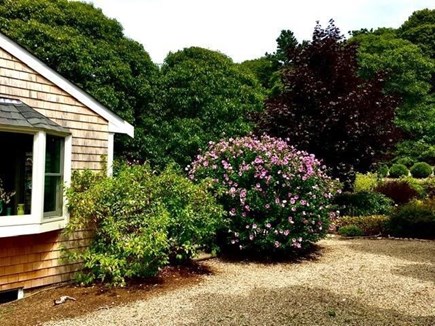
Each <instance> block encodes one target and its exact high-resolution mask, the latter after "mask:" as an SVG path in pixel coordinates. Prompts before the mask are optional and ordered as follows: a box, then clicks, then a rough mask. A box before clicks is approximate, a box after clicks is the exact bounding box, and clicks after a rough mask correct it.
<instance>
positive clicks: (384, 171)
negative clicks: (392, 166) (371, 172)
mask: <svg viewBox="0 0 435 326" xmlns="http://www.w3.org/2000/svg"><path fill="white" fill-rule="evenodd" d="M388 172H389V169H388V166H387V165H385V164H381V165H379V167H378V168H377V170H376V173H377V175H378V177H380V178H386V177H387V176H388Z"/></svg>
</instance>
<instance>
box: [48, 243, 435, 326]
mask: <svg viewBox="0 0 435 326" xmlns="http://www.w3.org/2000/svg"><path fill="white" fill-rule="evenodd" d="M320 245H321V247H322V248H323V250H322V255H320V256H319V257H318V259H316V260H309V261H303V262H301V263H286V264H272V265H264V264H255V263H230V262H223V261H220V260H218V259H213V260H209V261H207V262H206V264H207V265H209V266H210V267H211V268H212V269H213V271H215V273H214V275H210V276H206V277H205V278H204V280H203V281H202V282H201V283H199V284H197V285H195V286H192V287H185V288H181V289H177V290H174V291H173V292H169V293H165V294H162V295H159V296H155V297H152V298H151V299H149V300H146V301H138V302H134V303H131V304H128V305H126V306H122V307H115V308H111V309H108V310H102V311H97V312H94V313H92V314H89V315H86V316H83V317H81V318H78V319H72V320H63V321H61V322H53V323H47V324H44V325H45V326H49V325H50V326H54V325H58V326H63V325H65V326H74V325H78V326H87V325H93V326H95V325H129V326H133V325H370V326H372V325H428V326H429V325H430V326H434V325H435V241H426V242H420V241H394V240H367V239H358V240H357V239H354V240H340V239H334V238H331V239H327V240H323V241H321V242H320Z"/></svg>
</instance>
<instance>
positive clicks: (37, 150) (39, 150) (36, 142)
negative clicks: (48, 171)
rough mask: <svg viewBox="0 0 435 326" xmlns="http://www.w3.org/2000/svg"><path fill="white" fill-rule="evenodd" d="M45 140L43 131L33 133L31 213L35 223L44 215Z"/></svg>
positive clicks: (39, 221)
mask: <svg viewBox="0 0 435 326" xmlns="http://www.w3.org/2000/svg"><path fill="white" fill-rule="evenodd" d="M45 141H46V134H45V132H43V131H39V132H38V133H36V134H35V136H34V139H33V168H32V212H31V214H32V217H33V219H35V221H37V223H41V222H42V217H43V216H44V182H45Z"/></svg>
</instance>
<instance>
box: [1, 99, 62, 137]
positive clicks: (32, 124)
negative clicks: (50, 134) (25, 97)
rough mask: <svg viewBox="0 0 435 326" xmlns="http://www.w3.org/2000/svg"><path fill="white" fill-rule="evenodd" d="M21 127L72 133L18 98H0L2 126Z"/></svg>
mask: <svg viewBox="0 0 435 326" xmlns="http://www.w3.org/2000/svg"><path fill="white" fill-rule="evenodd" d="M1 126H7V127H19V128H26V129H31V130H44V131H55V132H60V133H68V134H69V133H70V131H69V130H68V129H67V128H64V127H62V126H60V125H58V124H57V123H55V122H53V121H51V120H50V119H49V118H47V117H46V116H44V115H42V114H41V113H39V112H38V111H36V110H35V109H32V108H31V107H30V106H28V105H26V104H24V103H22V102H20V101H16V100H8V99H0V127H1Z"/></svg>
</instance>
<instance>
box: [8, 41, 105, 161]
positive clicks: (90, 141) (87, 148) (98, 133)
mask: <svg viewBox="0 0 435 326" xmlns="http://www.w3.org/2000/svg"><path fill="white" fill-rule="evenodd" d="M0 97H6V98H12V99H17V100H20V101H22V102H23V103H25V104H27V105H28V106H30V107H31V108H33V109H35V110H36V111H38V112H39V113H41V114H43V115H44V116H46V117H47V118H49V119H50V120H52V121H54V122H56V123H57V124H59V125H60V126H62V127H65V128H66V129H68V130H69V131H70V132H71V134H72V137H73V138H72V169H73V170H80V169H91V170H99V169H101V155H107V154H108V152H107V148H108V137H109V132H108V122H107V121H106V120H105V119H103V118H102V117H101V116H99V115H98V114H97V113H95V112H94V111H92V110H90V109H88V108H87V107H85V106H84V105H83V104H82V103H80V102H79V101H78V100H76V99H75V98H73V97H72V96H71V95H69V94H68V93H66V92H65V91H63V90H62V89H60V88H59V87H57V86H56V85H54V84H53V83H52V82H50V81H48V80H47V79H45V78H44V77H42V76H41V75H40V74H38V73H37V72H35V71H34V70H32V69H30V68H29V67H28V66H27V65H25V64H24V63H22V62H20V61H19V60H17V59H16V58H14V57H13V56H12V55H10V54H9V53H7V52H6V51H4V50H3V49H0Z"/></svg>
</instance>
